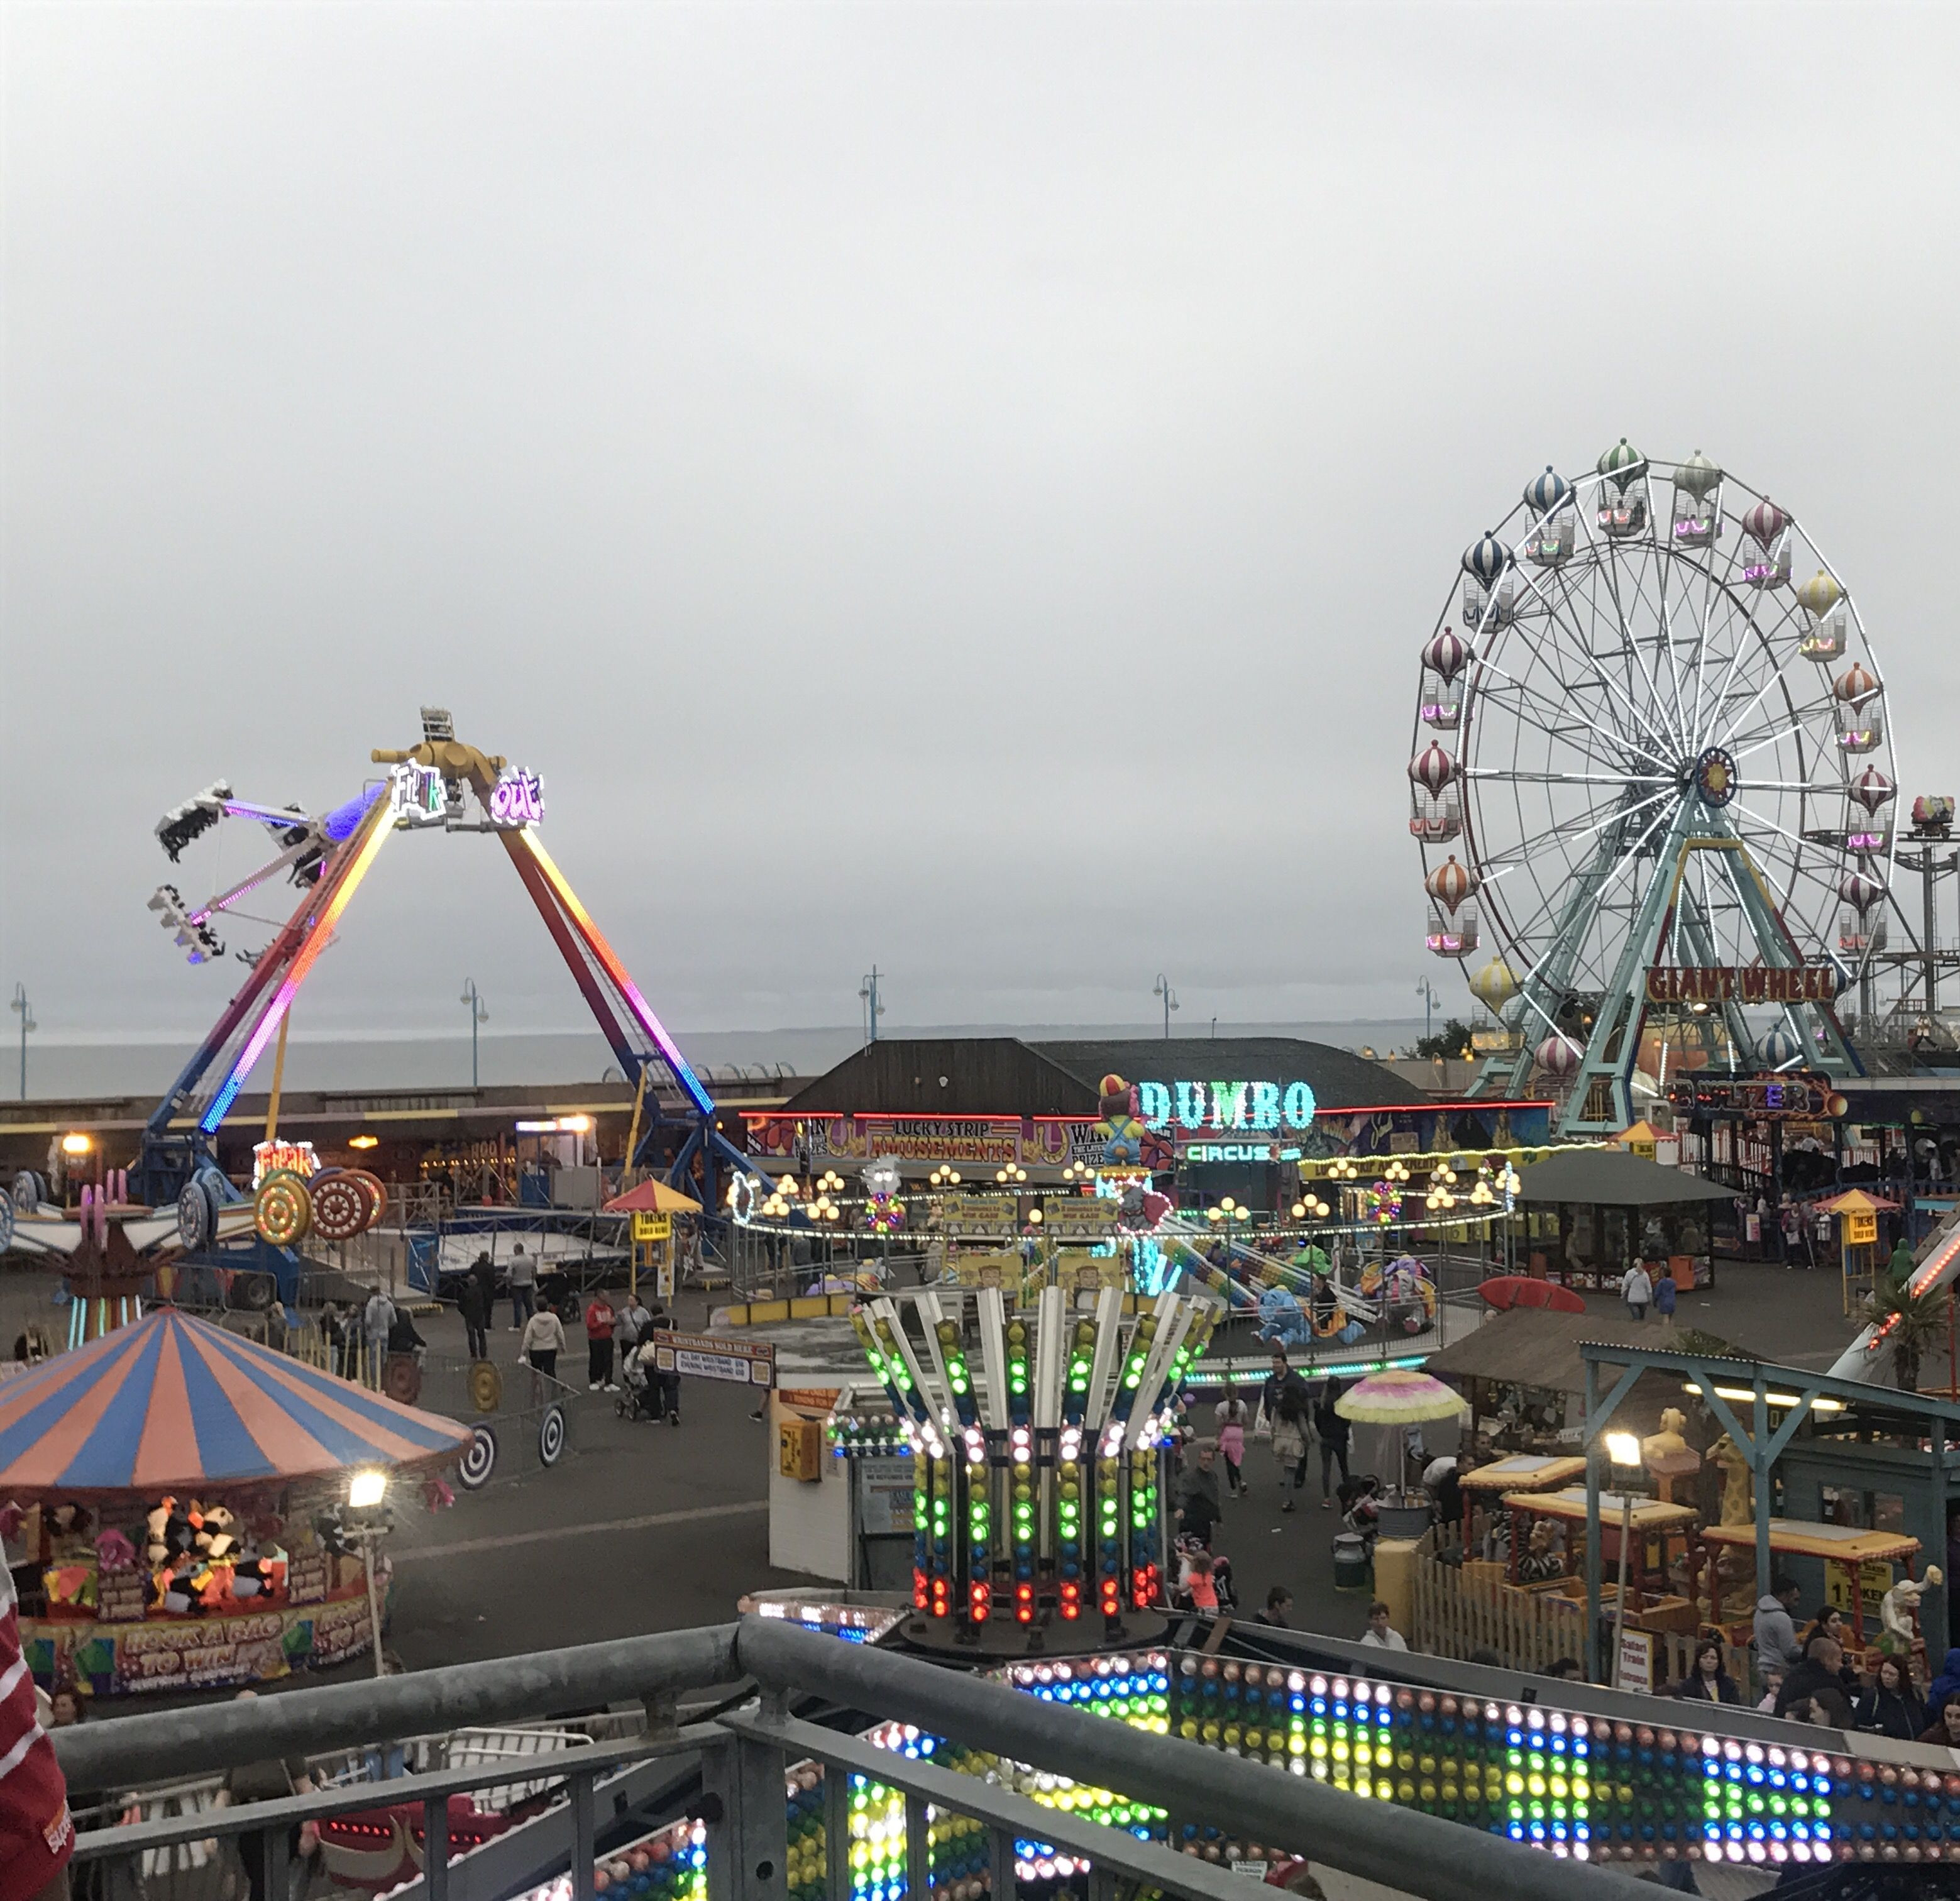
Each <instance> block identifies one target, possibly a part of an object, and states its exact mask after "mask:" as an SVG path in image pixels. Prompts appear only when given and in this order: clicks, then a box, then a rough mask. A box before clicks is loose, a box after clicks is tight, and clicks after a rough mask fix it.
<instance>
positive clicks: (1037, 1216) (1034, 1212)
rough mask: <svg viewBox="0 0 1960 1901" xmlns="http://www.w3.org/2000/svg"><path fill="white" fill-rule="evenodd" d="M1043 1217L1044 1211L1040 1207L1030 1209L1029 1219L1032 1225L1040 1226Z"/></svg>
mask: <svg viewBox="0 0 1960 1901" xmlns="http://www.w3.org/2000/svg"><path fill="white" fill-rule="evenodd" d="M1041 1218H1042V1212H1041V1210H1040V1209H1039V1208H1029V1210H1028V1221H1029V1224H1031V1225H1033V1226H1036V1227H1039V1225H1040V1223H1041Z"/></svg>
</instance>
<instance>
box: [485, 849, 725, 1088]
mask: <svg viewBox="0 0 1960 1901" xmlns="http://www.w3.org/2000/svg"><path fill="white" fill-rule="evenodd" d="M517 836H518V838H519V839H520V841H521V842H523V845H524V847H525V849H527V851H528V852H530V855H531V856H532V857H533V858H535V859H536V860H537V862H538V869H539V871H542V872H543V874H545V876H546V878H547V879H548V880H549V881H550V884H551V887H552V893H553V894H554V895H555V896H556V897H557V899H558V903H560V904H562V906H564V907H565V912H566V914H567V915H568V916H569V917H570V918H571V921H572V922H573V923H574V925H577V926H578V934H579V935H580V936H581V937H582V938H584V940H585V942H586V945H587V948H588V949H589V950H590V951H591V953H592V954H593V956H594V957H597V959H598V960H599V962H600V966H601V967H602V968H603V970H604V971H605V973H606V976H608V977H609V978H611V979H612V980H613V988H614V989H616V990H617V991H618V992H619V994H620V995H621V996H622V997H624V998H625V1000H626V1005H627V1008H628V1009H630V1010H631V1011H632V1013H633V1014H634V1015H635V1017H637V1018H638V1020H639V1023H640V1027H641V1028H642V1029H643V1030H645V1031H646V1033H647V1034H648V1036H651V1037H652V1038H653V1040H654V1042H655V1043H657V1044H659V1045H660V1054H661V1055H662V1056H663V1057H665V1058H666V1059H667V1068H669V1069H670V1071H671V1072H673V1078H674V1081H676V1082H677V1083H679V1084H680V1086H681V1087H682V1088H683V1089H684V1090H686V1091H687V1093H688V1095H689V1097H690V1098H691V1100H692V1102H693V1103H694V1106H695V1108H696V1109H698V1110H700V1112H701V1113H702V1114H703V1115H704V1116H711V1115H713V1114H714V1097H712V1096H711V1095H710V1094H708V1091H706V1090H705V1088H703V1087H702V1083H701V1078H699V1077H698V1076H697V1075H695V1073H694V1072H693V1070H692V1069H691V1068H689V1066H688V1061H687V1059H686V1057H685V1056H683V1055H682V1054H681V1053H680V1048H679V1045H678V1044H676V1043H675V1041H674V1040H673V1037H671V1036H669V1035H668V1034H667V1028H666V1026H665V1025H664V1024H662V1023H661V1021H660V1018H659V1017H657V1016H655V1015H654V1012H653V1009H652V1007H651V1005H649V1004H648V1001H647V1000H646V998H644V997H643V996H641V994H640V987H639V986H638V984H636V983H635V982H634V981H633V979H632V978H631V977H630V976H628V975H627V974H626V966H625V965H624V964H623V963H621V962H620V961H619V957H617V956H616V954H615V953H614V951H613V947H612V946H611V945H610V944H608V943H607V942H606V939H605V938H604V937H603V935H601V933H600V929H599V927H598V925H596V924H594V923H593V922H592V914H591V913H590V912H589V911H587V909H586V908H585V906H584V905H582V904H581V903H579V901H578V893H576V892H575V891H574V890H572V888H571V886H570V885H569V884H567V883H566V882H565V874H564V873H563V872H562V871H560V870H559V869H558V867H557V866H556V865H554V864H553V863H552V855H551V854H550V853H549V852H547V851H546V849H545V848H544V847H543V845H541V844H540V843H539V842H538V835H537V834H536V833H535V832H533V830H532V829H530V826H525V827H524V828H523V829H522V830H521V831H520V832H519V833H517Z"/></svg>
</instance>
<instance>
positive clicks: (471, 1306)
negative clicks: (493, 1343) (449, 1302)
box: [456, 1269, 490, 1360]
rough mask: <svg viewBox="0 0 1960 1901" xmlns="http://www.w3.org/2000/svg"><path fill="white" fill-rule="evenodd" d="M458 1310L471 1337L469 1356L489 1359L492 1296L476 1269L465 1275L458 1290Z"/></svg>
mask: <svg viewBox="0 0 1960 1901" xmlns="http://www.w3.org/2000/svg"><path fill="white" fill-rule="evenodd" d="M456 1310H457V1312H458V1313H459V1314H461V1315H462V1316H463V1331H464V1332H465V1333H466V1334H467V1335H468V1336H469V1357H470V1358H472V1359H473V1360H487V1359H488V1358H489V1357H490V1336H489V1326H490V1296H489V1295H488V1294H487V1293H486V1292H485V1291H484V1287H483V1283H482V1281H481V1280H479V1278H477V1276H476V1272H475V1270H474V1269H473V1270H472V1271H471V1272H469V1273H467V1274H466V1275H463V1285H462V1286H461V1287H460V1288H457V1294H456Z"/></svg>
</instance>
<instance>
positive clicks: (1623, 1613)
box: [1606, 1432, 1640, 1689]
mask: <svg viewBox="0 0 1960 1901" xmlns="http://www.w3.org/2000/svg"><path fill="white" fill-rule="evenodd" d="M1606 1460H1607V1463H1608V1464H1609V1465H1611V1466H1612V1468H1613V1472H1614V1481H1613V1482H1614V1483H1615V1485H1618V1487H1619V1489H1620V1587H1619V1589H1618V1591H1615V1593H1614V1595H1613V1661H1612V1665H1611V1666H1610V1668H1611V1671H1612V1677H1611V1680H1612V1683H1613V1685H1614V1686H1615V1688H1616V1689H1624V1688H1625V1687H1626V1686H1625V1685H1624V1683H1621V1681H1620V1656H1621V1639H1622V1638H1623V1637H1624V1634H1625V1632H1626V1628H1627V1547H1628V1546H1629V1545H1631V1543H1633V1541H1634V1495H1633V1492H1632V1489H1631V1488H1632V1485H1633V1476H1632V1475H1633V1474H1634V1473H1637V1472H1638V1471H1639V1470H1640V1439H1639V1438H1638V1436H1637V1435H1635V1434H1634V1433H1631V1432H1609V1433H1608V1434H1607V1435H1606ZM1622 1474H1624V1475H1625V1476H1621V1475H1622Z"/></svg>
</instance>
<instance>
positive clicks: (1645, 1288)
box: [1620, 1261, 1653, 1320]
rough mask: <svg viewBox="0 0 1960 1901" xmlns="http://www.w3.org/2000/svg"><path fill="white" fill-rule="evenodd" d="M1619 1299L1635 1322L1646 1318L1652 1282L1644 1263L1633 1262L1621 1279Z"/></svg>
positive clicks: (1650, 1302)
mask: <svg viewBox="0 0 1960 1901" xmlns="http://www.w3.org/2000/svg"><path fill="white" fill-rule="evenodd" d="M1620 1298H1621V1300H1623V1301H1625V1302H1626V1304H1627V1311H1628V1313H1629V1314H1631V1315H1632V1317H1634V1319H1635V1320H1645V1319H1646V1318H1647V1309H1648V1308H1649V1307H1650V1306H1652V1305H1653V1280H1652V1278H1650V1275H1648V1273H1647V1265H1646V1263H1644V1262H1642V1261H1636V1262H1634V1264H1633V1266H1631V1267H1630V1268H1628V1269H1627V1271H1626V1273H1625V1274H1624V1275H1623V1276H1622V1277H1621V1282H1620Z"/></svg>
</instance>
